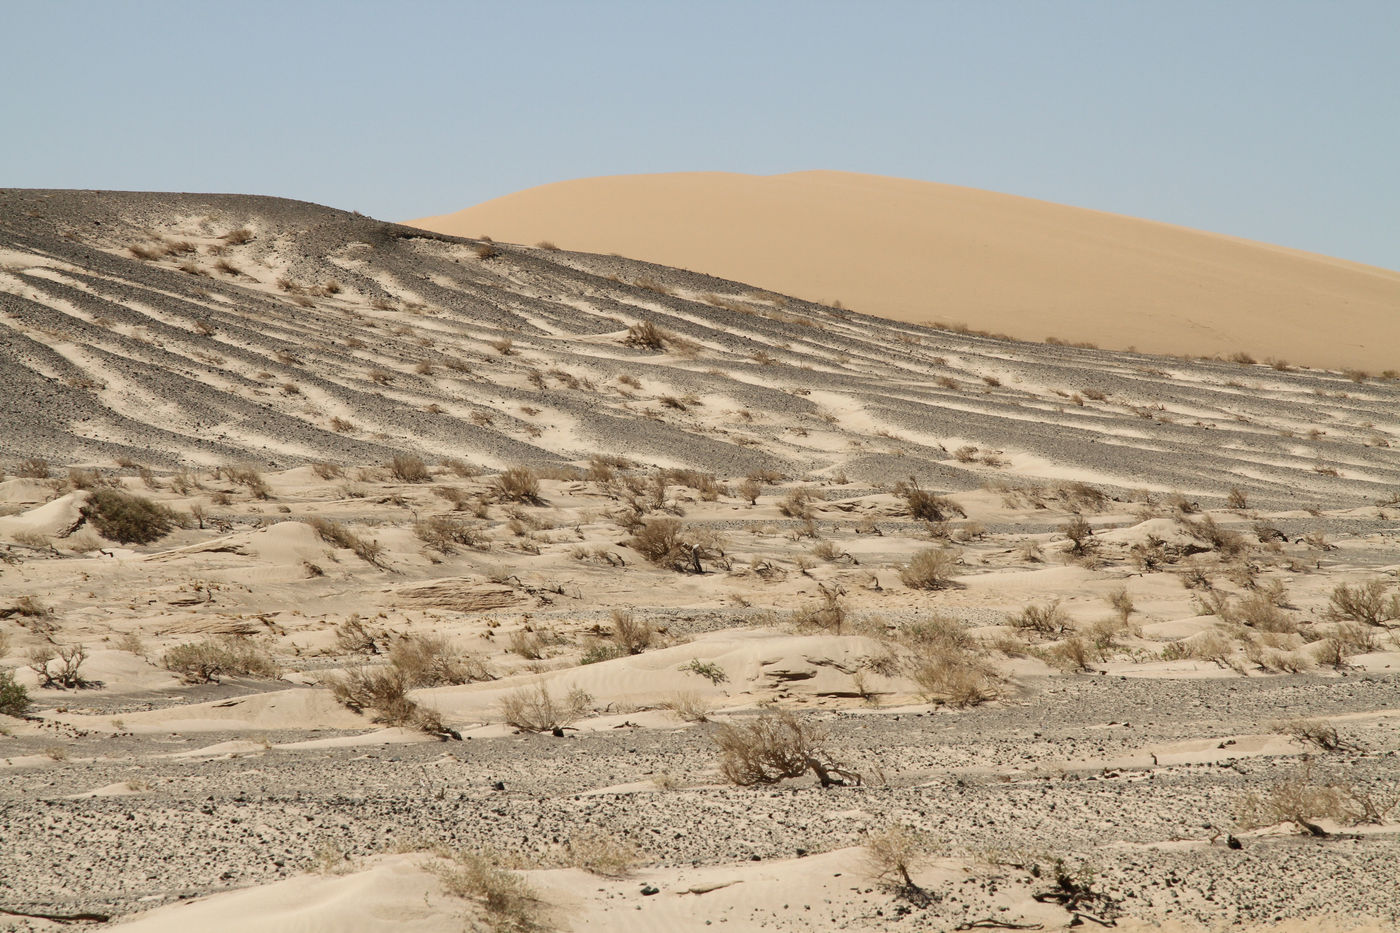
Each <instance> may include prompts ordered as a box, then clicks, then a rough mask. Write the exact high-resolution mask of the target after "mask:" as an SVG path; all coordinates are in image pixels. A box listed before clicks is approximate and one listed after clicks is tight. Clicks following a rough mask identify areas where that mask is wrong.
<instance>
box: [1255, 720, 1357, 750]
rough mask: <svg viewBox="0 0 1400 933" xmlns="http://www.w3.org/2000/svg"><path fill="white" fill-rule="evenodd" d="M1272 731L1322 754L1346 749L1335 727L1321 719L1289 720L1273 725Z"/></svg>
mask: <svg viewBox="0 0 1400 933" xmlns="http://www.w3.org/2000/svg"><path fill="white" fill-rule="evenodd" d="M1272 728H1273V731H1275V732H1277V733H1279V734H1280V735H1286V736H1289V737H1290V738H1293V739H1297V740H1298V741H1299V742H1302V743H1304V744H1305V745H1312V746H1314V747H1316V748H1319V749H1321V750H1322V751H1324V752H1336V751H1341V750H1342V749H1343V748H1346V744H1345V743H1344V742H1343V741H1342V738H1341V736H1340V735H1338V734H1337V727H1336V726H1334V725H1332V724H1331V723H1329V722H1324V721H1323V720H1321V719H1290V720H1288V721H1287V722H1279V723H1274V725H1273V727H1272Z"/></svg>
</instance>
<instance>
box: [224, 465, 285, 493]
mask: <svg viewBox="0 0 1400 933" xmlns="http://www.w3.org/2000/svg"><path fill="white" fill-rule="evenodd" d="M218 472H219V475H221V476H223V477H224V478H225V479H227V480H228V481H229V482H231V483H237V484H239V485H240V486H245V487H247V489H248V493H249V495H251V496H252V497H253V498H254V499H271V498H272V491H271V490H270V489H268V487H267V483H266V481H264V480H263V477H262V474H261V473H259V472H258V471H257V469H256V468H255V467H251V466H228V465H226V466H222V467H219V470H218Z"/></svg>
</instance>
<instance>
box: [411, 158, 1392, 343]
mask: <svg viewBox="0 0 1400 933" xmlns="http://www.w3.org/2000/svg"><path fill="white" fill-rule="evenodd" d="M410 223H411V224H412V225H414V226H418V227H422V228H425V229H428V230H434V231H439V232H443V233H450V234H454V235H458V236H481V235H483V234H489V235H491V236H493V237H495V238H496V239H498V240H503V241H509V242H517V243H535V242H536V241H540V240H549V241H551V242H554V243H556V244H558V245H559V246H561V247H563V248H565V249H571V250H580V251H586V252H600V253H607V252H616V253H620V254H622V255H624V256H628V257H631V258H635V259H644V260H647V261H650V262H656V263H661V264H664V265H670V266H679V267H682V268H687V269H692V270H695V271H700V272H706V273H709V274H712V275H718V276H721V277H724V278H730V279H736V280H739V281H744V282H750V283H753V284H756V285H761V286H763V287H765V288H770V289H773V290H776V291H780V292H783V293H785V294H791V295H797V296H800V297H803V298H807V299H810V300H815V301H823V302H833V301H838V300H839V301H841V302H843V303H844V304H846V305H847V306H849V307H852V308H854V309H856V310H858V311H863V312H865V313H868V314H875V315H879V316H882V317H888V318H893V319H896V320H902V321H913V322H929V321H945V322H966V323H967V324H969V325H970V326H972V327H974V328H979V329H985V330H992V331H999V332H1006V333H1008V334H1010V335H1012V336H1014V337H1018V338H1021V339H1028V340H1043V339H1045V338H1046V337H1057V338H1060V339H1064V340H1070V341H1093V342H1095V343H1097V344H1099V345H1100V346H1104V347H1111V348H1116V349H1123V348H1127V347H1136V348H1137V349H1139V350H1143V351H1148V352H1160V353H1192V354H1211V355H1215V354H1223V355H1227V356H1228V355H1230V354H1234V353H1237V352H1248V353H1250V354H1252V355H1254V356H1256V357H1258V358H1260V359H1263V358H1265V357H1276V358H1282V359H1286V360H1291V361H1294V362H1298V363H1304V364H1307V365H1311V366H1323V367H1335V368H1346V367H1354V368H1362V369H1369V370H1377V371H1383V370H1387V369H1397V368H1400V313H1397V311H1400V273H1397V272H1394V271H1390V270H1387V269H1380V268H1376V267H1372V266H1364V265H1360V264H1358V263H1353V262H1346V261H1343V260H1340V259H1333V258H1330V257H1327V256H1319V255H1316V254H1312V253H1304V252H1300V251H1297V250H1291V249H1284V248H1282V247H1277V246H1270V245H1268V244H1264V243H1254V242H1251V241H1248V240H1240V239H1235V238H1232V237H1226V236H1220V235H1217V234H1211V233H1204V232H1201V231H1197V230H1190V229H1187V228H1184V227H1175V226H1171V225H1168V224H1161V223H1154V222H1151V221H1145V220H1138V219H1135V218H1131V217H1122V216H1118V215H1114V214H1105V213H1100V212H1097V211H1089V210H1083V209H1080V208H1074V207H1066V206H1064V205H1059V204H1051V203H1048V202H1045V201H1035V200H1031V199H1029V198H1020V197H1014V196H1012V195H1006V194H996V193H993V192H989V191H979V190H975V189H971V188H958V187H954V186H951V185H940V184H933V183H929V182H920V181H908V180H904V179H897V178H883V177H879V176H871V175H856V174H849V173H844V172H798V173H794V174H790V175H776V176H756V175H739V174H727V173H721V172H694V173H675V174H664V175H633V176H616V177H609V178H587V179H581V180H577V181H567V182H561V183H558V184H552V185H545V186H542V187H539V188H532V189H529V190H527V191H521V192H518V193H516V194H513V195H509V196H507V197H504V198H499V199H497V200H494V201H489V202H487V203H485V204H480V205H477V206H476V207H472V208H468V209H467V210H464V211H459V212H457V213H455V214H445V215H442V216H438V217H426V218H422V219H420V220H415V221H410Z"/></svg>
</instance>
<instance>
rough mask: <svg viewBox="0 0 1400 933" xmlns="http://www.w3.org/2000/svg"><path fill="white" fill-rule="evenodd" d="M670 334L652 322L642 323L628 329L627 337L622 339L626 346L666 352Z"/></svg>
mask: <svg viewBox="0 0 1400 933" xmlns="http://www.w3.org/2000/svg"><path fill="white" fill-rule="evenodd" d="M670 336H671V335H670V334H668V333H667V332H666V331H664V330H662V329H661V328H659V327H657V326H656V325H655V324H653V323H652V322H651V321H642V322H641V323H640V324H633V325H632V326H631V327H629V328H627V336H626V337H624V338H623V339H622V342H623V344H624V345H626V346H629V347H635V348H637V349H639V350H657V351H660V350H664V349H666V342H667V340H668V339H669V338H670Z"/></svg>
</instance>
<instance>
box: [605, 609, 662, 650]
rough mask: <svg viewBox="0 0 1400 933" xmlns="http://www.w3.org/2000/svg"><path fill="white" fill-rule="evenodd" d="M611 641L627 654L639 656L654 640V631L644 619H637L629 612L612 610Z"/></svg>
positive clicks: (626, 610)
mask: <svg viewBox="0 0 1400 933" xmlns="http://www.w3.org/2000/svg"><path fill="white" fill-rule="evenodd" d="M612 634H613V641H614V642H615V643H616V644H617V645H618V646H619V647H621V648H623V649H624V650H626V652H627V653H628V654H641V653H642V652H643V651H645V650H647V649H648V648H650V647H651V645H652V642H653V641H655V640H656V629H655V628H654V627H653V626H652V624H651V623H650V622H648V621H647V620H646V619H639V618H637V617H636V616H635V615H634V614H633V613H632V612H631V610H628V609H614V610H613V613H612Z"/></svg>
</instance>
